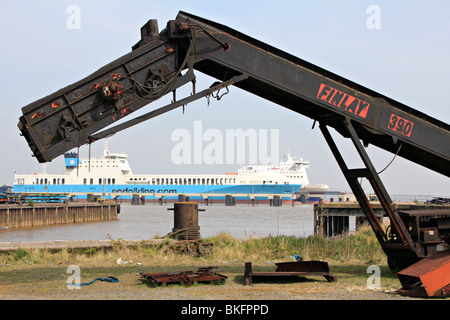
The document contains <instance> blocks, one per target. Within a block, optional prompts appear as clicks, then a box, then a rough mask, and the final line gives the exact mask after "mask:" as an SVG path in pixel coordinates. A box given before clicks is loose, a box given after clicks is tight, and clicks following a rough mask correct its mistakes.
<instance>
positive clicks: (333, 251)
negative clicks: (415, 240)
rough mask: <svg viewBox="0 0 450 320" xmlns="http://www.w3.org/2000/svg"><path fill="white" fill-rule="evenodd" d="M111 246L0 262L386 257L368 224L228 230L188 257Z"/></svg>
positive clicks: (26, 254)
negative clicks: (255, 234)
mask: <svg viewBox="0 0 450 320" xmlns="http://www.w3.org/2000/svg"><path fill="white" fill-rule="evenodd" d="M111 241H112V242H113V244H114V245H113V248H112V249H108V250H105V249H100V250H99V249H96V248H91V249H83V250H69V249H62V250H55V251H50V250H47V249H44V250H43V249H19V250H16V251H13V252H10V253H9V254H2V255H0V265H5V264H10V265H14V264H17V263H23V262H26V263H27V264H30V265H31V264H66V263H72V264H78V265H84V266H111V265H115V264H117V260H118V259H119V258H121V260H122V262H123V263H124V264H135V265H140V264H145V265H160V266H161V267H164V266H167V267H171V266H181V265H186V264H191V265H197V264H205V263H208V264H219V265H220V264H230V263H242V262H245V261H251V262H254V263H258V262H260V263H267V261H272V262H276V261H289V260H292V259H293V256H295V255H296V254H300V255H302V256H303V258H304V260H326V261H336V262H341V263H349V262H363V263H369V264H377V263H378V264H379V263H384V262H385V255H384V253H383V251H382V250H381V247H380V245H379V243H378V242H377V240H376V238H375V236H374V234H373V232H372V230H371V229H370V227H368V226H365V227H362V228H360V229H359V230H358V231H357V232H355V233H354V234H352V235H343V236H338V237H333V238H323V237H318V236H311V237H307V238H298V237H293V236H275V237H265V238H248V239H238V238H233V237H232V236H230V235H229V234H227V233H221V234H219V235H217V236H214V237H211V238H209V239H205V241H207V242H212V243H213V244H214V247H213V248H214V249H213V253H212V254H211V255H208V256H206V257H197V258H196V257H192V256H189V255H183V254H175V253H174V252H172V251H171V250H170V249H169V242H168V241H167V242H162V243H161V244H160V245H157V246H150V247H149V246H143V245H139V244H138V245H134V246H129V245H128V244H127V242H126V241H124V240H120V239H118V240H111Z"/></svg>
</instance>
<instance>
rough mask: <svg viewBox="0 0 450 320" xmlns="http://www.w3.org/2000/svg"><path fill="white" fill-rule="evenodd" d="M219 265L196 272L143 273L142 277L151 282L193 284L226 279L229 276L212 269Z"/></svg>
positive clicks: (202, 268) (199, 269)
mask: <svg viewBox="0 0 450 320" xmlns="http://www.w3.org/2000/svg"><path fill="white" fill-rule="evenodd" d="M213 268H217V267H201V268H198V270H197V271H196V272H194V271H181V272H176V273H164V272H159V273H141V274H140V275H141V278H144V279H147V280H148V281H149V282H151V283H158V284H167V283H179V284H181V283H185V284H186V285H188V286H189V285H192V284H194V283H197V282H202V283H204V282H206V283H212V282H215V281H224V280H226V279H227V278H228V277H227V276H225V275H222V274H219V273H216V272H213V271H212V269H213Z"/></svg>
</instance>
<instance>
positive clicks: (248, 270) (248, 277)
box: [244, 262, 252, 286]
mask: <svg viewBox="0 0 450 320" xmlns="http://www.w3.org/2000/svg"><path fill="white" fill-rule="evenodd" d="M244 277H245V285H246V286H250V285H252V263H251V262H246V263H245V271H244Z"/></svg>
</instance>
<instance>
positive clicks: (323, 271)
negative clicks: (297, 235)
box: [244, 261, 337, 285]
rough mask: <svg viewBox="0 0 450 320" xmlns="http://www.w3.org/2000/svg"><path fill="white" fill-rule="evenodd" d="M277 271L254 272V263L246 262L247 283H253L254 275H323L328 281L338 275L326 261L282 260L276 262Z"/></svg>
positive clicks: (334, 280) (245, 275) (331, 280)
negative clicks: (331, 270) (334, 273)
mask: <svg viewBox="0 0 450 320" xmlns="http://www.w3.org/2000/svg"><path fill="white" fill-rule="evenodd" d="M275 265H276V266H277V269H276V270H275V272H253V269H252V263H251V262H246V263H245V272H244V277H245V284H246V285H251V284H252V282H253V279H252V278H253V277H298V276H302V277H305V276H323V277H325V279H326V280H327V281H328V282H336V281H337V277H336V276H335V275H332V274H331V273H330V269H329V267H328V263H327V262H325V261H296V262H280V263H276V264H275Z"/></svg>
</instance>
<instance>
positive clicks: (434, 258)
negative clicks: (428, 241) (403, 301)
mask: <svg viewBox="0 0 450 320" xmlns="http://www.w3.org/2000/svg"><path fill="white" fill-rule="evenodd" d="M397 276H398V279H399V280H400V282H401V284H402V288H401V289H399V290H397V293H398V294H401V295H406V296H416V297H417V296H418V297H437V296H440V297H447V296H450V250H446V251H439V252H436V253H434V254H432V255H430V256H428V257H427V258H424V259H422V260H420V261H419V262H417V263H415V264H413V265H411V266H409V267H408V268H406V269H403V270H401V271H400V272H398V273H397Z"/></svg>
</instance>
